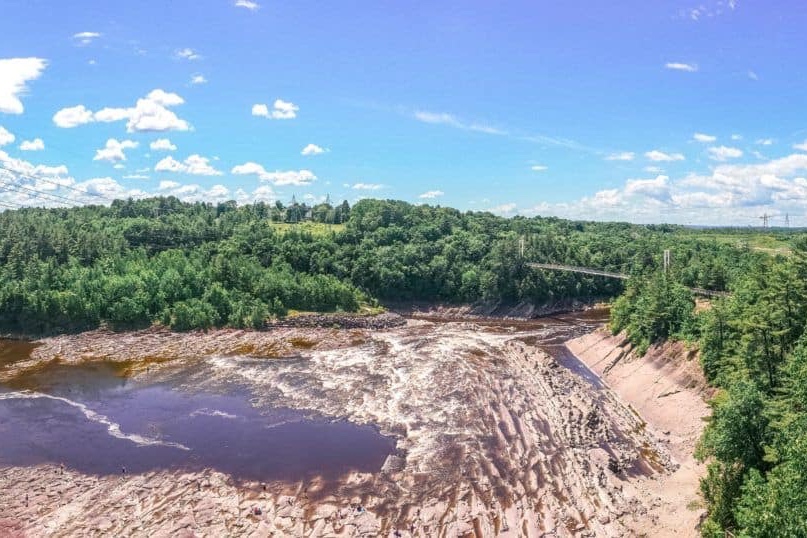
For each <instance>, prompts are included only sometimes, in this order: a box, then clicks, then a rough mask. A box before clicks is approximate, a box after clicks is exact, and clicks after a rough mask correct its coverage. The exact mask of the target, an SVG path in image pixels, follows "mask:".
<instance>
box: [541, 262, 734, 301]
mask: <svg viewBox="0 0 807 538" xmlns="http://www.w3.org/2000/svg"><path fill="white" fill-rule="evenodd" d="M527 265H528V266H529V267H532V268H533V269H545V270H548V271H568V272H571V273H581V274H584V275H594V276H603V277H606V278H618V279H620V280H627V279H628V278H630V275H626V274H624V273H613V272H611V271H603V270H601V269H592V268H590V267H577V266H574V265H560V264H557V263H528V264H527ZM689 291H691V292H692V293H694V294H695V295H702V296H705V297H728V296H729V295H731V294H730V293H729V292H727V291H714V290H706V289H703V288H689Z"/></svg>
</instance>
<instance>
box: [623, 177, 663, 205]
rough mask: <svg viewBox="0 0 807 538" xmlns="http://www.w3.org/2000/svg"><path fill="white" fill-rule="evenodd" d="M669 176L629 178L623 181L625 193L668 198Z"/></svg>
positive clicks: (661, 198) (659, 198)
mask: <svg viewBox="0 0 807 538" xmlns="http://www.w3.org/2000/svg"><path fill="white" fill-rule="evenodd" d="M669 179H670V178H669V177H667V176H658V177H656V179H629V180H628V181H627V182H626V183H625V194H626V195H628V196H633V195H636V194H640V195H643V196H647V197H649V198H655V199H657V200H668V199H669V197H670V185H669V184H668V183H667V182H668V180H669Z"/></svg>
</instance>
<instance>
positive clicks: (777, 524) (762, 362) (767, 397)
mask: <svg viewBox="0 0 807 538" xmlns="http://www.w3.org/2000/svg"><path fill="white" fill-rule="evenodd" d="M745 260H746V262H747V264H746V265H745V266H744V267H743V270H742V271H740V272H737V273H735V275H734V277H733V278H732V279H731V280H730V282H729V288H730V289H731V291H732V294H731V296H730V297H727V298H725V299H720V300H716V301H712V303H711V305H709V306H708V307H705V308H701V309H697V311H696V309H695V308H694V302H693V300H692V298H691V295H690V294H688V293H687V291H686V289H685V288H683V287H682V286H681V282H680V279H678V278H676V276H675V275H663V274H657V275H654V276H646V277H643V278H636V279H634V280H633V281H632V282H630V283H629V284H628V286H627V289H626V292H625V294H624V295H623V296H622V297H620V298H619V299H618V300H617V301H616V302H615V304H614V308H613V310H612V330H613V331H615V332H618V331H620V330H623V329H625V330H627V331H628V334H629V337H630V339H631V340H632V341H633V342H634V343H636V344H637V345H638V346H640V348H642V347H646V346H647V345H648V344H649V343H651V342H654V341H657V340H661V339H664V338H670V337H672V338H678V339H686V340H690V341H692V342H693V344H696V345H698V347H699V348H700V350H701V360H702V363H703V369H704V372H705V374H706V377H707V379H708V380H709V381H710V382H711V383H713V384H714V385H715V386H716V387H718V388H719V391H718V394H717V397H716V398H715V399H714V401H713V402H712V407H713V416H712V418H711V420H710V422H709V424H708V426H707V428H706V430H705V433H704V435H703V437H702V439H701V442H700V446H699V447H698V451H697V456H698V457H699V458H700V459H702V460H704V461H706V462H707V463H708V473H707V476H706V477H705V478H704V479H703V480H702V482H701V489H702V493H703V496H704V499H705V501H706V503H707V508H708V513H709V516H708V519H707V520H706V521H705V523H704V525H703V527H702V532H703V535H704V536H708V537H714V538H717V537H723V536H728V535H731V536H758V537H772V536H794V537H795V536H807V332H805V327H807V239H800V240H796V241H794V242H793V243H792V249H791V252H789V253H787V254H786V255H776V256H771V255H763V256H756V257H751V258H745Z"/></svg>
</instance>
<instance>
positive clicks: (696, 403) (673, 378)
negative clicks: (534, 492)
mask: <svg viewBox="0 0 807 538" xmlns="http://www.w3.org/2000/svg"><path fill="white" fill-rule="evenodd" d="M567 345H568V347H569V349H570V350H571V351H572V352H574V353H575V354H576V355H577V357H578V358H580V359H581V360H582V361H583V362H584V363H585V364H586V365H587V366H588V367H589V368H590V369H591V370H593V371H594V372H595V373H596V374H597V375H599V376H600V378H601V379H602V380H603V381H604V382H605V383H606V384H607V385H608V386H609V387H610V388H611V389H612V390H613V391H614V392H615V393H616V394H617V395H618V396H619V397H620V398H621V399H622V400H623V401H624V402H625V403H626V404H628V405H630V406H631V407H632V408H633V409H634V410H635V411H636V412H637V413H638V414H639V415H640V416H641V417H642V418H643V419H644V420H645V421H646V422H647V426H646V427H647V428H648V429H649V430H650V432H651V433H653V434H655V435H656V436H657V437H660V438H662V439H664V441H665V442H666V444H667V446H668V448H669V450H670V454H671V455H672V456H673V457H674V458H675V461H676V463H678V464H679V467H678V469H677V470H676V471H675V472H674V473H672V474H670V475H666V476H662V477H660V479H659V480H657V481H656V482H648V483H646V484H643V485H642V487H643V488H644V489H645V491H640V492H639V496H640V497H645V498H646V497H658V498H660V499H661V502H660V503H658V504H654V506H653V508H652V509H651V510H650V511H649V513H648V522H650V521H655V522H656V523H655V525H656V526H655V527H653V528H649V527H648V528H645V529H643V528H639V529H637V532H642V531H645V532H648V533H649V534H651V535H653V536H661V535H664V536H697V535H698V532H697V525H698V522H699V521H700V518H701V517H702V514H703V510H702V509H701V508H700V497H699V493H698V481H699V479H700V477H701V476H703V473H704V472H705V466H703V465H701V464H699V463H698V462H697V461H695V459H694V457H693V452H694V449H695V445H696V444H697V441H698V438H699V437H700V435H701V432H702V431H703V427H704V425H705V419H706V417H708V416H709V413H710V410H709V406H708V405H707V403H706V402H707V400H708V399H709V398H710V397H711V396H712V391H711V389H710V388H709V387H708V385H707V383H706V380H705V379H704V377H703V372H702V370H701V367H700V362H699V361H698V354H697V351H696V350H692V349H688V348H687V346H686V345H685V344H684V343H683V342H667V343H664V344H659V345H654V346H652V347H651V348H650V349H649V350H648V352H647V353H646V354H645V355H644V356H643V357H639V356H638V355H637V354H636V353H635V352H634V350H633V347H632V346H631V344H630V342H628V341H627V339H626V338H625V335H624V334H620V335H617V336H612V335H611V334H610V333H609V332H608V331H607V330H606V329H604V328H603V329H600V330H598V331H596V332H593V333H591V334H587V335H585V336H582V337H580V338H577V339H574V340H571V341H569V342H568V344H567ZM651 529H655V530H652V532H650V531H651ZM659 529H660V530H661V531H662V532H663V534H659Z"/></svg>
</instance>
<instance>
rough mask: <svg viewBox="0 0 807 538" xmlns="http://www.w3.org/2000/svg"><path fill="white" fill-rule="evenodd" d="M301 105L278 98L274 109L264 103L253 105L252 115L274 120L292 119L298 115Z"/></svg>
mask: <svg viewBox="0 0 807 538" xmlns="http://www.w3.org/2000/svg"><path fill="white" fill-rule="evenodd" d="M298 110H300V107H298V106H297V105H295V104H294V103H291V102H288V101H284V100H283V99H276V100H275V103H274V105H273V108H272V110H269V107H268V106H267V105H264V104H256V105H252V115H253V116H261V117H264V118H270V119H273V120H291V119H294V118H296V117H297V111H298Z"/></svg>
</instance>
